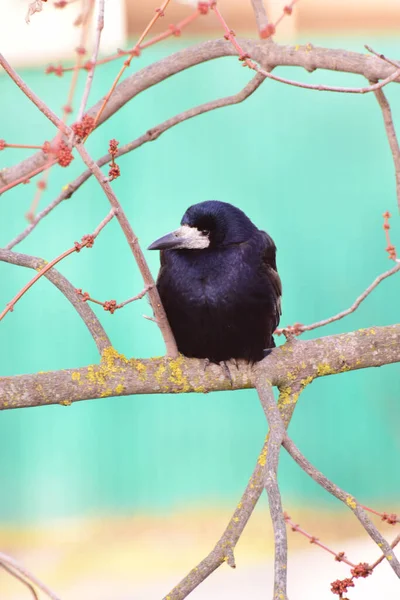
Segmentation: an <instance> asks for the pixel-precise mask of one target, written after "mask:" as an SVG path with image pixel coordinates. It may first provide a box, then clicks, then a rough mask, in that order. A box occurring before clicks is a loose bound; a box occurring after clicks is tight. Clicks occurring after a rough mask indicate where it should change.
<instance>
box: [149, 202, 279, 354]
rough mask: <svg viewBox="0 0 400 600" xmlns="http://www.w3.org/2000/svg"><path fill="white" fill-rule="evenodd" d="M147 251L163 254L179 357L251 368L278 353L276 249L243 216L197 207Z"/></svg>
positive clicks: (165, 292) (165, 295)
mask: <svg viewBox="0 0 400 600" xmlns="http://www.w3.org/2000/svg"><path fill="white" fill-rule="evenodd" d="M149 250H161V253H160V254H161V268H160V272H159V275H158V279H157V288H158V291H159V293H160V297H161V301H162V303H163V305H164V308H165V311H166V313H167V317H168V320H169V322H170V325H171V328H172V331H173V333H174V336H175V339H176V343H177V346H178V349H179V352H181V353H182V354H184V355H185V356H192V357H197V358H206V359H209V360H210V361H211V362H214V363H219V362H222V361H227V360H230V359H240V358H241V359H245V360H247V361H249V362H251V363H253V362H256V361H259V360H261V359H262V358H263V357H264V356H265V352H264V351H265V349H267V348H273V347H274V346H275V343H274V339H273V337H272V334H273V332H274V330H275V329H276V327H277V326H278V323H279V317H280V314H281V294H282V287H281V281H280V278H279V275H278V273H277V269H276V261H275V254H276V247H275V244H274V242H273V240H272V239H271V238H270V236H269V235H268V234H267V233H266V232H265V231H260V230H259V229H257V227H256V226H255V225H254V224H253V223H252V222H251V221H250V219H249V218H248V217H247V216H246V215H245V214H244V212H242V211H241V210H240V209H239V208H236V207H235V206H232V205H231V204H228V203H226V202H218V201H217V200H209V201H207V202H201V203H199V204H194V205H193V206H191V207H190V208H188V210H187V211H186V212H185V214H184V215H183V218H182V221H181V227H179V229H177V230H176V231H174V232H172V233H169V234H167V235H165V236H164V237H162V238H160V239H158V240H156V241H155V242H153V244H151V246H149Z"/></svg>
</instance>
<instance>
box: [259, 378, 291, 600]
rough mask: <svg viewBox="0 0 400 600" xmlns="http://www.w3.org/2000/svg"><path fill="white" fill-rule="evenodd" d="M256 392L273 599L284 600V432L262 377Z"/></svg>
mask: <svg viewBox="0 0 400 600" xmlns="http://www.w3.org/2000/svg"><path fill="white" fill-rule="evenodd" d="M257 392H258V395H259V398H260V402H261V405H262V407H263V410H264V414H265V416H266V418H267V421H268V427H269V434H268V442H267V448H266V452H267V457H266V458H267V462H266V465H265V471H264V485H265V489H266V490H267V494H268V504H269V512H270V514H271V521H272V527H273V530H274V539H275V568H274V599H275V600H287V569H288V547H287V534H286V523H285V518H284V515H283V508H282V498H281V493H280V490H279V485H278V463H279V453H280V450H281V444H282V442H283V439H284V437H285V432H286V430H285V426H284V424H283V420H282V418H281V415H280V413H279V410H278V407H277V406H276V404H275V399H274V394H273V392H272V386H271V384H270V383H269V381H268V380H267V379H266V378H265V377H263V376H262V375H261V377H260V378H259V379H258V381H257Z"/></svg>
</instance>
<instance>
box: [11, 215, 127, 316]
mask: <svg viewBox="0 0 400 600" xmlns="http://www.w3.org/2000/svg"><path fill="white" fill-rule="evenodd" d="M116 213H117V209H112V210H111V211H110V212H109V213H108V215H107V216H106V217H105V218H104V219H103V220H102V222H101V223H100V225H98V226H97V227H96V229H95V230H94V232H93V233H92V234H91V235H84V236H83V238H82V241H81V242H80V243H78V242H75V244H74V246H72V248H69V249H68V250H66V251H65V252H63V253H62V254H60V255H59V256H57V257H56V258H53V260H52V261H50V262H49V263H48V262H46V263H45V265H44V266H43V267H42V268H41V269H39V271H38V272H37V274H36V275H35V276H34V277H33V278H32V279H31V280H30V281H29V282H28V283H27V284H26V285H24V287H23V288H22V289H21V290H20V291H19V292H18V294H16V296H14V298H13V299H12V300H11V302H8V303H7V306H6V308H5V309H4V310H3V311H2V312H1V313H0V321H1V320H2V319H3V318H4V317H5V315H6V314H7V313H8V312H12V311H13V310H14V306H15V305H16V303H17V302H18V300H20V299H21V298H22V296H23V295H24V294H25V293H26V292H27V291H28V290H29V288H31V287H32V286H33V285H34V284H35V283H36V282H37V281H38V280H39V279H40V278H41V277H43V275H45V274H46V273H47V272H48V271H50V269H51V268H52V267H54V265H56V264H57V263H59V262H60V261H61V260H63V259H64V258H66V257H67V256H69V255H70V254H73V253H74V252H80V251H81V250H82V248H85V247H87V248H91V247H92V246H93V244H94V240H95V239H96V237H97V236H98V235H99V233H100V231H101V230H102V229H103V227H105V226H106V225H107V223H109V221H110V220H111V219H112V218H113V217H114V215H115V214H116Z"/></svg>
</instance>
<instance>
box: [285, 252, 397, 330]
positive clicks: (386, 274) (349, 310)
mask: <svg viewBox="0 0 400 600" xmlns="http://www.w3.org/2000/svg"><path fill="white" fill-rule="evenodd" d="M397 271H400V264H397V265H396V266H395V267H393V268H392V269H389V270H388V271H385V272H384V273H381V274H380V275H378V277H376V278H375V279H374V281H373V282H372V283H371V284H370V285H369V286H368V287H367V289H366V290H364V291H363V293H362V294H360V296H358V298H357V299H356V300H355V301H354V302H353V304H352V305H351V306H350V307H349V308H346V310H342V311H341V312H340V313H338V314H337V315H333V316H332V317H329V318H328V319H322V320H321V321H317V322H316V323H312V324H311V325H303V324H302V323H296V324H295V325H289V326H288V327H283V328H282V329H276V330H275V333H276V334H277V335H281V334H282V333H285V332H289V333H291V332H294V333H295V335H300V334H301V333H303V332H304V331H312V330H313V329H317V328H318V327H324V326H325V325H328V324H329V323H334V322H335V321H339V320H340V319H343V318H344V317H347V315H350V314H351V313H353V312H354V311H355V310H357V308H358V307H359V306H360V304H361V302H363V301H364V300H365V298H366V297H367V296H369V294H370V293H371V292H372V291H373V290H374V289H375V288H376V287H377V286H378V285H379V284H380V283H381V281H383V280H384V279H386V278H387V277H390V276H391V275H394V274H395V273H397Z"/></svg>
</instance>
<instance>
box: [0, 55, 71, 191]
mask: <svg viewBox="0 0 400 600" xmlns="http://www.w3.org/2000/svg"><path fill="white" fill-rule="evenodd" d="M0 65H1V66H2V67H3V69H4V70H5V72H6V73H7V74H8V75H9V76H10V77H11V79H12V80H13V82H14V83H15V84H16V85H17V86H18V87H19V89H20V90H21V92H23V93H24V94H25V96H27V97H28V98H29V100H31V101H32V102H33V104H34V105H35V106H36V107H37V108H38V109H39V110H40V111H41V112H42V113H43V114H44V116H45V117H47V118H48V119H49V121H51V122H52V123H53V125H55V126H56V127H57V128H59V129H60V130H61V131H62V133H65V134H67V135H68V134H69V133H70V132H71V129H70V128H69V127H67V126H66V125H64V124H63V122H62V120H61V119H59V118H58V117H57V115H56V114H55V113H53V111H52V110H51V109H50V108H49V107H48V106H47V104H45V102H43V101H42V100H41V99H40V98H39V96H37V95H36V94H35V92H33V91H32V90H31V89H30V87H29V86H27V85H26V83H25V82H24V80H23V79H22V77H20V76H19V75H18V73H17V72H16V71H15V70H14V69H13V68H12V66H11V65H10V63H9V62H8V61H7V60H6V59H5V58H4V56H3V55H2V54H0ZM25 178H26V177H25ZM2 191H5V190H4V189H3V190H2Z"/></svg>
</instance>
